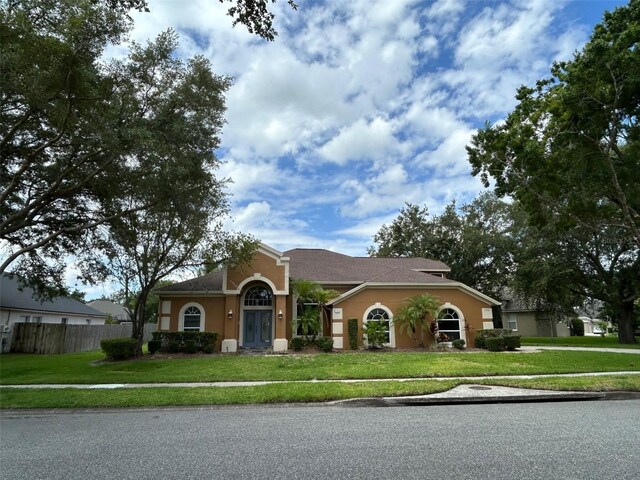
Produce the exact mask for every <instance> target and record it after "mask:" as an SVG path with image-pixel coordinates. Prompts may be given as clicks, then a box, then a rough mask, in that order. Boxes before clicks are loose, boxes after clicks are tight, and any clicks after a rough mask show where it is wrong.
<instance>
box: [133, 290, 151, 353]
mask: <svg viewBox="0 0 640 480" xmlns="http://www.w3.org/2000/svg"><path fill="white" fill-rule="evenodd" d="M148 296H149V293H148V292H144V291H143V292H142V293H141V294H140V295H138V297H137V298H136V304H135V306H134V315H133V318H132V319H131V320H132V322H131V323H132V325H131V326H132V327H133V328H132V329H131V337H132V338H133V339H134V340H137V342H138V343H137V344H136V352H135V356H136V357H141V356H142V344H143V343H144V310H145V305H146V304H147V297H148Z"/></svg>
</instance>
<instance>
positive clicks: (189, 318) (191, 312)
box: [182, 305, 202, 332]
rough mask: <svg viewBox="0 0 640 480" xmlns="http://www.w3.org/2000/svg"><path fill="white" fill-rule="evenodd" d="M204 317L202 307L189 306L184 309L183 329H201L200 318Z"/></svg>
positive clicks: (197, 330)
mask: <svg viewBox="0 0 640 480" xmlns="http://www.w3.org/2000/svg"><path fill="white" fill-rule="evenodd" d="M201 317H202V313H201V312H200V309H199V308H198V307H196V306H193V305H192V306H190V307H187V309H186V310H185V311H184V315H183V316H182V325H183V327H182V329H183V330H184V331H185V332H186V331H188V330H191V331H196V332H199V331H200V318H201Z"/></svg>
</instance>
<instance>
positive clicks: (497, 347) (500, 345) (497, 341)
mask: <svg viewBox="0 0 640 480" xmlns="http://www.w3.org/2000/svg"><path fill="white" fill-rule="evenodd" d="M485 341H486V344H487V350H489V351H490V352H502V351H503V350H504V337H487V338H486V339H485Z"/></svg>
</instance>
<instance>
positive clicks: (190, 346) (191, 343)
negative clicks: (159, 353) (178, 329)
mask: <svg viewBox="0 0 640 480" xmlns="http://www.w3.org/2000/svg"><path fill="white" fill-rule="evenodd" d="M184 351H185V353H196V352H197V351H198V344H197V343H196V341H195V340H187V341H186V342H184Z"/></svg>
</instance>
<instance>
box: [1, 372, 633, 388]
mask: <svg viewBox="0 0 640 480" xmlns="http://www.w3.org/2000/svg"><path fill="white" fill-rule="evenodd" d="M610 375H640V371H636V372H588V373H559V374H558V373H557V374H553V373H550V374H544V375H495V376H489V377H420V378H359V379H346V380H273V381H269V380H264V381H255V382H184V383H100V384H95V385H91V384H61V383H58V384H38V385H0V388H76V389H84V390H98V389H115V388H165V387H178V388H198V387H206V388H211V387H213V388H226V387H258V386H261V385H274V384H282V383H363V382H416V381H418V382H420V381H430V380H438V381H443V380H464V381H474V380H509V379H517V380H531V379H536V378H552V377H567V378H570V377H603V376H610Z"/></svg>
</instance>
